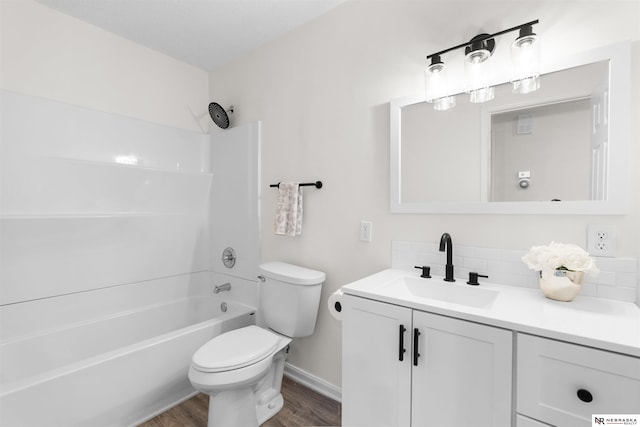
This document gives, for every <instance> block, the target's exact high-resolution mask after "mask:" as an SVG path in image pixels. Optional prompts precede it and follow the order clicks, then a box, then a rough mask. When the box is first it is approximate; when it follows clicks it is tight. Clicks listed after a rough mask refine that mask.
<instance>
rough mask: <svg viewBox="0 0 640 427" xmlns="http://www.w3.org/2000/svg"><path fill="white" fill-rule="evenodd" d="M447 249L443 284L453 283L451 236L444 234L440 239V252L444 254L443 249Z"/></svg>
mask: <svg viewBox="0 0 640 427" xmlns="http://www.w3.org/2000/svg"><path fill="white" fill-rule="evenodd" d="M445 246H446V247H447V265H446V266H445V275H444V281H445V282H455V281H456V279H454V278H453V244H452V242H451V236H450V235H449V233H444V234H443V235H442V237H440V252H444V247H445Z"/></svg>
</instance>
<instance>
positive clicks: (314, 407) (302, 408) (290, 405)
mask: <svg viewBox="0 0 640 427" xmlns="http://www.w3.org/2000/svg"><path fill="white" fill-rule="evenodd" d="M282 396H283V397H284V407H283V408H282V409H281V410H280V412H278V414H277V415H276V416H275V417H273V418H271V419H270V420H268V421H267V422H266V423H264V424H263V425H262V426H263V427H302V426H339V425H340V419H341V416H342V410H341V409H342V407H341V405H340V403H339V402H336V401H335V400H331V399H329V398H328V397H325V396H323V395H321V394H319V393H316V392H315V391H313V390H311V389H309V388H307V387H305V386H303V385H301V384H298V383H296V382H294V381H293V380H291V379H290V378H288V377H286V376H285V377H284V380H283V381H282ZM208 410H209V397H208V396H207V395H205V394H202V393H201V394H198V395H196V396H195V397H193V398H191V399H189V400H187V401H185V402H183V403H181V404H180V405H178V406H175V407H173V408H171V409H170V410H168V411H167V412H165V413H163V414H160V415H158V416H157V417H155V418H152V419H151V420H149V421H147V422H146V423H144V424H141V425H140V427H206V426H207V411H208ZM238 427H241V426H238Z"/></svg>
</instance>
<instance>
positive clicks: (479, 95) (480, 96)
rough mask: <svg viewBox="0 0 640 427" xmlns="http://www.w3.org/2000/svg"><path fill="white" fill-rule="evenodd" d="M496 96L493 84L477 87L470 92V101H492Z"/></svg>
mask: <svg viewBox="0 0 640 427" xmlns="http://www.w3.org/2000/svg"><path fill="white" fill-rule="evenodd" d="M495 97H496V91H495V89H494V87H493V86H487V87H483V88H481V89H475V90H472V91H471V92H469V101H470V102H473V103H474V104H475V103H479V102H487V101H491V100H492V99H493V98H495Z"/></svg>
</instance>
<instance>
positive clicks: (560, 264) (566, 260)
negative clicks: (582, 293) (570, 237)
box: [522, 242, 599, 275]
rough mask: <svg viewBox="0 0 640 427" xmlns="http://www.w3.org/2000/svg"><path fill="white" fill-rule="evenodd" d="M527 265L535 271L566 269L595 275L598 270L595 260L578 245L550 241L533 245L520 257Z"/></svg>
mask: <svg viewBox="0 0 640 427" xmlns="http://www.w3.org/2000/svg"><path fill="white" fill-rule="evenodd" d="M522 261H524V262H525V264H527V266H528V267H529V268H530V269H532V270H536V271H544V270H566V271H581V272H584V273H586V274H590V275H596V274H598V272H599V270H598V267H596V264H595V261H594V260H593V259H592V258H591V257H590V256H589V253H587V252H586V251H585V250H584V249H582V248H581V247H580V246H577V245H573V244H570V243H569V244H565V243H555V242H551V243H550V244H549V245H548V246H533V247H532V248H531V249H530V250H529V253H528V254H527V255H525V256H523V257H522Z"/></svg>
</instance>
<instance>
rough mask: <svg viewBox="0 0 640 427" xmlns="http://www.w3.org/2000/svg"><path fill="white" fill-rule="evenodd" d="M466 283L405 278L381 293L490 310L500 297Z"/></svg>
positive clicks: (385, 287)
mask: <svg viewBox="0 0 640 427" xmlns="http://www.w3.org/2000/svg"><path fill="white" fill-rule="evenodd" d="M464 283H465V282H463V281H460V282H454V283H451V282H445V281H443V280H441V279H436V278H432V279H423V278H419V277H403V278H401V279H397V280H394V281H393V282H391V283H389V284H387V285H384V286H383V287H382V288H381V289H380V291H381V292H383V293H385V294H387V295H389V296H394V297H400V298H407V297H410V298H427V299H431V300H437V301H442V302H447V303H452V304H459V305H465V306H468V307H474V308H484V309H488V308H490V307H491V305H492V304H493V302H494V301H495V300H496V298H497V297H498V292H497V291H495V290H492V289H484V288H482V287H478V286H469V285H466V284H464Z"/></svg>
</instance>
